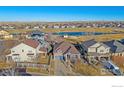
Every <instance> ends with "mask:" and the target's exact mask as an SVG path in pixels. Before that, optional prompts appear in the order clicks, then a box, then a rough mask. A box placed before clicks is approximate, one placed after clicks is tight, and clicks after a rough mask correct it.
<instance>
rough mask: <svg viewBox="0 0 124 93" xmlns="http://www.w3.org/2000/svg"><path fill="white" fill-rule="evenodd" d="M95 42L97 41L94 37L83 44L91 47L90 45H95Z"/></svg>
mask: <svg viewBox="0 0 124 93" xmlns="http://www.w3.org/2000/svg"><path fill="white" fill-rule="evenodd" d="M95 43H97V42H96V41H95V40H94V39H91V40H88V41H84V42H82V45H83V46H85V47H90V46H92V45H94V44H95Z"/></svg>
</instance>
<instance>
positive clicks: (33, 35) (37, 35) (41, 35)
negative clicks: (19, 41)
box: [26, 31, 45, 40]
mask: <svg viewBox="0 0 124 93" xmlns="http://www.w3.org/2000/svg"><path fill="white" fill-rule="evenodd" d="M44 34H45V33H43V32H41V31H32V32H30V33H29V34H28V35H27V36H26V38H28V39H37V40H44V38H45V35H44Z"/></svg>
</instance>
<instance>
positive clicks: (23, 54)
mask: <svg viewBox="0 0 124 93" xmlns="http://www.w3.org/2000/svg"><path fill="white" fill-rule="evenodd" d="M40 48H41V47H40V44H39V42H38V41H36V40H31V39H28V40H25V41H23V42H21V43H19V44H18V45H16V46H14V47H13V48H11V49H10V51H11V52H10V54H8V55H6V58H7V61H14V62H34V61H35V60H36V59H37V57H38V54H39V53H40V50H39V49H40ZM41 53H42V52H41Z"/></svg>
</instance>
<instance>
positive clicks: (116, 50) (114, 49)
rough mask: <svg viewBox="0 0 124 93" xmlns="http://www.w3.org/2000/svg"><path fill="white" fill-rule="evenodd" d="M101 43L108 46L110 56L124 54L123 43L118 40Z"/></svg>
mask: <svg viewBox="0 0 124 93" xmlns="http://www.w3.org/2000/svg"><path fill="white" fill-rule="evenodd" d="M103 43H104V44H106V45H107V46H109V47H110V52H111V55H112V56H124V45H123V44H122V43H121V42H120V41H117V40H111V41H106V42H103Z"/></svg>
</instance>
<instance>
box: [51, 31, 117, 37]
mask: <svg viewBox="0 0 124 93" xmlns="http://www.w3.org/2000/svg"><path fill="white" fill-rule="evenodd" d="M103 34H118V33H117V32H108V33H104V32H56V33H53V35H59V36H65V35H67V36H85V35H103Z"/></svg>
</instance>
